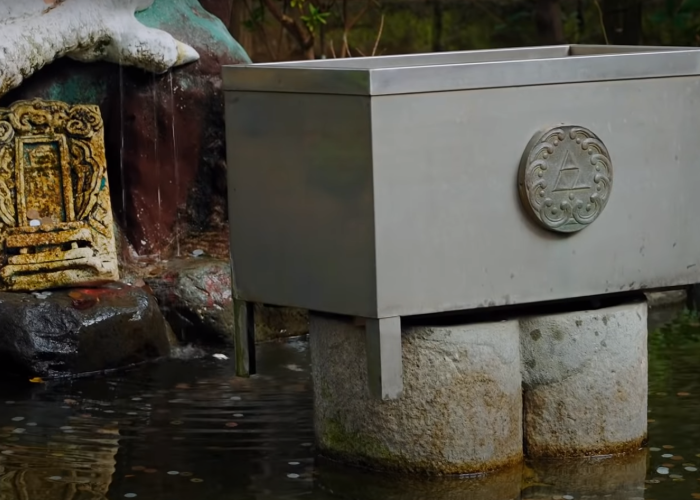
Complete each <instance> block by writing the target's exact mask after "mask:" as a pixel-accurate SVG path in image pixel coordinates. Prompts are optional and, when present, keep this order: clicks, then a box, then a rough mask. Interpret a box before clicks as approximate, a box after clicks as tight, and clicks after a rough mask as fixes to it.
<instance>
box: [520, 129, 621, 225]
mask: <svg viewBox="0 0 700 500" xmlns="http://www.w3.org/2000/svg"><path fill="white" fill-rule="evenodd" d="M612 173H613V172H612V162H611V161H610V154H609V153H608V150H607V148H606V147H605V145H604V144H603V142H602V141H601V140H600V139H599V138H598V137H597V136H596V135H595V134H594V133H593V132H591V131H590V130H588V129H586V128H584V127H577V126H561V127H556V128H552V129H549V130H547V131H545V132H539V133H537V134H536V135H535V136H534V137H533V138H532V140H531V141H530V143H529V144H528V146H527V149H526V150H525V153H524V154H523V158H522V160H521V162H520V170H519V172H518V188H519V191H520V199H521V200H522V202H523V205H524V206H525V210H526V211H527V212H528V213H529V214H530V215H531V216H532V217H533V218H534V219H535V221H537V223H539V224H540V225H541V226H542V227H544V228H545V229H549V230H551V231H557V232H561V233H572V232H574V231H580V230H581V229H583V228H585V227H586V226H587V225H588V224H590V223H591V222H593V221H594V220H595V219H596V218H597V217H598V216H599V215H600V213H601V212H602V211H603V209H604V208H605V205H606V203H607V202H608V198H609V197H610V190H611V188H612V177H613V176H612Z"/></svg>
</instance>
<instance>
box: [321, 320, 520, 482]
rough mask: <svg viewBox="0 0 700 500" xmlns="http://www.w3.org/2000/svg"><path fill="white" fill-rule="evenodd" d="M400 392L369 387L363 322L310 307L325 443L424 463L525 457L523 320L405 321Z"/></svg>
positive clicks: (439, 468) (338, 450) (368, 455)
mask: <svg viewBox="0 0 700 500" xmlns="http://www.w3.org/2000/svg"><path fill="white" fill-rule="evenodd" d="M402 337H403V338H402V354H403V369H404V371H403V377H404V378H403V382H404V390H403V394H402V396H401V397H400V398H399V399H396V400H389V401H381V400H379V399H377V398H374V397H372V396H371V394H370V391H369V388H368V383H367V364H366V363H367V361H366V360H367V357H366V348H365V346H366V343H365V339H366V337H365V329H364V327H363V326H357V325H355V324H353V322H352V321H350V320H348V321H345V320H343V319H341V318H335V317H327V316H322V315H315V314H312V315H311V318H310V345H311V366H312V375H313V379H314V395H315V398H314V407H315V414H314V417H315V418H314V422H315V430H316V437H317V442H318V446H319V449H320V450H321V453H322V454H324V455H327V456H330V457H334V458H338V459H340V460H342V461H344V462H349V463H355V464H360V465H370V466H374V467H380V468H388V469H398V470H402V471H415V472H424V473H434V474H435V473H437V474H443V473H469V472H481V471H485V470H492V469H495V468H499V467H502V466H505V465H508V464H514V463H518V462H519V461H520V460H521V459H522V420H521V418H522V396H521V374H520V347H519V328H518V322H517V321H515V320H514V321H503V322H495V323H483V324H471V325H459V326H440V327H409V328H405V327H404V328H403V333H402Z"/></svg>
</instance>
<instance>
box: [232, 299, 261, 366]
mask: <svg viewBox="0 0 700 500" xmlns="http://www.w3.org/2000/svg"><path fill="white" fill-rule="evenodd" d="M233 321H234V325H233V328H234V332H233V343H234V347H235V353H236V375H238V376H239V377H249V376H250V375H254V374H255V368H256V367H255V304H249V303H248V302H246V301H244V300H238V299H234V300H233Z"/></svg>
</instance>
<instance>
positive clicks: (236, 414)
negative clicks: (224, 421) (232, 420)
mask: <svg viewBox="0 0 700 500" xmlns="http://www.w3.org/2000/svg"><path fill="white" fill-rule="evenodd" d="M233 416H234V417H236V418H241V417H242V416H243V414H242V413H234V414H233Z"/></svg>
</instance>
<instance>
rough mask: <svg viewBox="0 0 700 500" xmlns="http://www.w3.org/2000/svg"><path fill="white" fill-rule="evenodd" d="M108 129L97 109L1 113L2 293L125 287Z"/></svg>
mask: <svg viewBox="0 0 700 500" xmlns="http://www.w3.org/2000/svg"><path fill="white" fill-rule="evenodd" d="M103 129H104V126H103V122H102V117H101V115H100V110H99V108H98V107H97V106H92V105H75V106H70V105H68V104H65V103H62V102H58V101H40V100H33V101H19V102H16V103H14V104H13V105H11V106H10V107H9V108H8V109H0V241H1V242H2V252H1V253H0V266H1V267H0V290H7V291H31V290H42V289H47V288H54V287H63V286H70V285H92V284H98V283H104V282H109V281H113V280H117V279H119V272H118V266H117V255H116V248H115V242H114V228H113V221H112V210H111V205H110V199H109V184H108V182H107V166H106V160H105V150H104V137H103Z"/></svg>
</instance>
